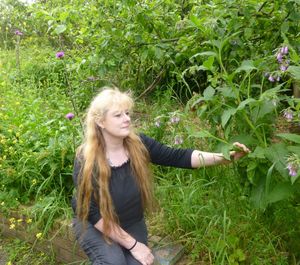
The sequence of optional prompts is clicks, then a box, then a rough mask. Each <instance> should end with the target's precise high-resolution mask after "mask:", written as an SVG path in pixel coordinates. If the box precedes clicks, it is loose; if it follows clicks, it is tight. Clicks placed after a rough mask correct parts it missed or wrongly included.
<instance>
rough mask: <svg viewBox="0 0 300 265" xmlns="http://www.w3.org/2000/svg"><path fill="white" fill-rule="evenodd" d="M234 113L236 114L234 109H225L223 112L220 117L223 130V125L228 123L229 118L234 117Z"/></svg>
mask: <svg viewBox="0 0 300 265" xmlns="http://www.w3.org/2000/svg"><path fill="white" fill-rule="evenodd" d="M235 113H236V109H234V108H230V109H227V110H225V111H224V112H223V114H222V117H221V121H222V127H223V128H225V125H226V124H227V122H228V121H229V119H230V118H231V116H232V115H234V114H235Z"/></svg>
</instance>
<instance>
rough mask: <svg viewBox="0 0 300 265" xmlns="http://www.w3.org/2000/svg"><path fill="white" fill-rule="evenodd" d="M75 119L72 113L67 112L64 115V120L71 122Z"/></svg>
mask: <svg viewBox="0 0 300 265" xmlns="http://www.w3.org/2000/svg"><path fill="white" fill-rule="evenodd" d="M74 117H75V115H74V114H73V113H72V112H69V113H68V114H66V116H65V118H66V119H68V120H72V119H73V118H74Z"/></svg>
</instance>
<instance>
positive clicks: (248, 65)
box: [235, 60, 257, 73]
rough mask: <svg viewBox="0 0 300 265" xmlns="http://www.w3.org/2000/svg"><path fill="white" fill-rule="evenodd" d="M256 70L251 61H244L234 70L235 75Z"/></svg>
mask: <svg viewBox="0 0 300 265" xmlns="http://www.w3.org/2000/svg"><path fill="white" fill-rule="evenodd" d="M256 69H257V68H256V67H255V66H254V64H253V61H252V60H245V61H243V62H242V65H241V66H240V67H239V68H237V69H236V70H235V72H236V73H239V72H241V71H245V72H251V71H252V70H256Z"/></svg>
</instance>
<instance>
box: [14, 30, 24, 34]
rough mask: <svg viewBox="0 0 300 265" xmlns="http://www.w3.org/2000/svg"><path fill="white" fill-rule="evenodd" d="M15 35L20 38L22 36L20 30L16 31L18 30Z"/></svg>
mask: <svg viewBox="0 0 300 265" xmlns="http://www.w3.org/2000/svg"><path fill="white" fill-rule="evenodd" d="M15 34H16V35H17V36H22V35H23V33H22V32H21V31H20V30H18V29H17V30H16V31H15Z"/></svg>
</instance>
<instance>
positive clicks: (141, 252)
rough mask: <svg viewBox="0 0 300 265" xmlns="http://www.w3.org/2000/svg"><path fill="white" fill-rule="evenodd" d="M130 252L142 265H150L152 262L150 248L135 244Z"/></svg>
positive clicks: (138, 243)
mask: <svg viewBox="0 0 300 265" xmlns="http://www.w3.org/2000/svg"><path fill="white" fill-rule="evenodd" d="M130 252H131V254H132V256H133V257H134V258H135V259H136V260H138V261H139V262H140V263H142V265H151V264H153V262H154V256H153V254H152V253H151V250H150V248H148V247H147V246H146V245H145V244H143V243H141V242H137V244H136V246H135V247H134V248H133V249H131V250H130Z"/></svg>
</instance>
